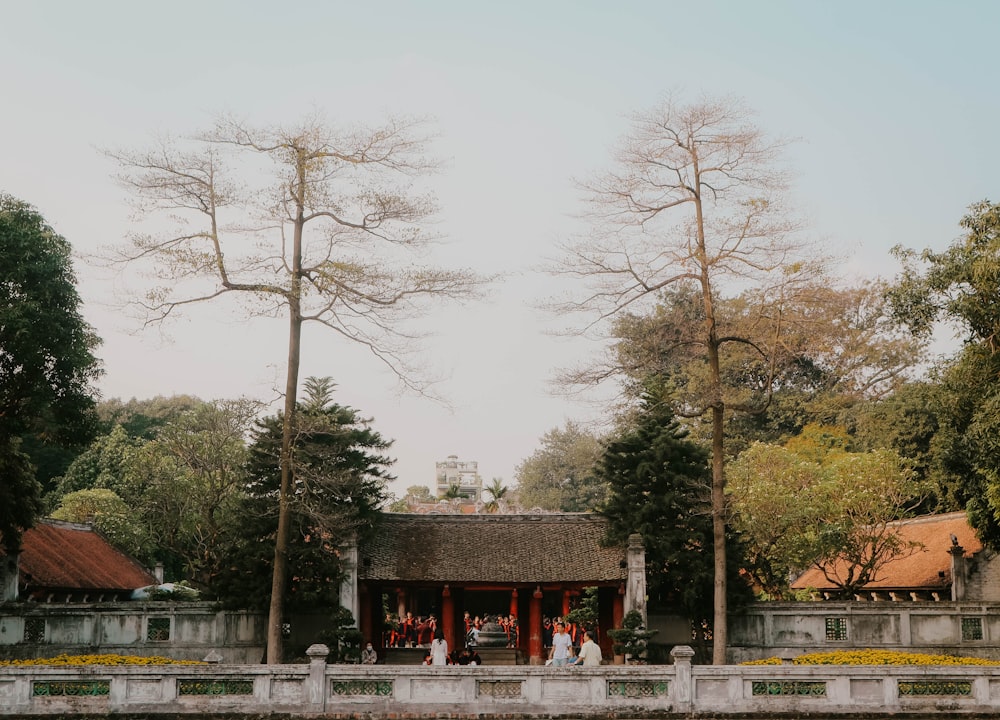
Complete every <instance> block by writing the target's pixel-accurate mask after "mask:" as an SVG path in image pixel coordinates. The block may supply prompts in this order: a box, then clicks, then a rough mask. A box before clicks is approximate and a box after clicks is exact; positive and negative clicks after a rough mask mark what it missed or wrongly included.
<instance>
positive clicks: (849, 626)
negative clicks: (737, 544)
mask: <svg viewBox="0 0 1000 720" xmlns="http://www.w3.org/2000/svg"><path fill="white" fill-rule="evenodd" d="M868 647H871V648H881V649H888V650H908V651H912V652H928V653H940V654H954V655H964V656H969V657H982V658H988V659H991V660H1000V603H986V602H974V603H970V602H952V601H946V602H885V601H883V602H810V603H802V602H794V603H760V604H757V605H751V606H750V607H749V608H747V609H746V610H745V611H743V612H741V613H740V614H739V615H735V616H733V617H731V618H730V622H729V649H728V654H727V657H728V660H729V662H733V663H740V662H745V661H747V660H757V659H760V658H764V657H773V656H777V657H795V656H796V655H801V654H803V653H807V652H822V651H825V650H843V649H850V648H868Z"/></svg>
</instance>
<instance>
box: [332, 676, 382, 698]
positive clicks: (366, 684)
mask: <svg viewBox="0 0 1000 720" xmlns="http://www.w3.org/2000/svg"><path fill="white" fill-rule="evenodd" d="M330 692H331V693H333V695H334V696H335V697H353V696H357V695H374V696H375V697H389V696H391V695H392V680H334V681H333V682H332V683H330Z"/></svg>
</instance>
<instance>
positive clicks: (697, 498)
mask: <svg viewBox="0 0 1000 720" xmlns="http://www.w3.org/2000/svg"><path fill="white" fill-rule="evenodd" d="M636 423H637V424H636V425H635V427H633V428H631V429H627V430H625V431H623V432H622V433H621V434H620V435H619V436H617V437H615V438H613V439H612V440H611V441H610V442H609V443H608V445H607V448H606V449H605V451H604V455H603V456H602V458H601V461H600V464H599V465H598V468H597V471H596V473H597V477H598V478H600V479H601V480H602V481H603V482H606V483H607V484H608V486H609V487H610V488H611V492H610V495H609V498H608V501H607V502H606V503H605V504H604V506H603V508H602V510H601V512H602V513H603V514H604V515H605V516H606V517H607V518H608V534H607V538H606V542H607V543H609V544H615V545H624V544H625V543H626V541H627V539H628V536H629V535H630V534H632V533H635V532H637V533H640V534H641V535H642V538H643V543H644V544H645V547H646V574H647V589H648V594H649V597H650V601H651V602H653V603H655V604H658V605H663V606H667V607H672V608H674V609H677V610H680V611H682V612H684V613H685V614H686V615H687V616H688V617H689V618H690V619H691V620H692V621H696V622H700V621H702V620H710V619H711V615H710V613H711V608H712V597H713V592H714V555H713V535H712V513H711V499H710V486H711V475H710V471H709V465H708V453H707V452H706V451H705V449H704V448H703V447H702V446H700V445H698V444H696V443H694V442H692V441H691V440H689V439H687V431H686V430H685V429H683V428H682V427H681V426H680V425H679V424H678V423H677V422H676V421H675V420H674V418H673V415H672V413H671V412H670V410H669V408H668V407H667V406H666V405H664V404H662V403H659V402H657V401H656V399H655V395H653V394H650V395H647V396H646V398H645V399H644V403H643V408H642V411H641V413H640V415H639V416H638V418H637V420H636ZM730 552H731V553H732V557H733V561H732V562H731V563H729V566H730V567H731V568H733V569H734V570H733V576H732V578H731V579H730V580H731V582H730V584H729V591H730V600H731V603H732V604H733V605H734V607H738V606H739V604H740V603H741V602H743V601H745V600H746V599H748V596H747V591H746V585H745V583H743V582H741V581H739V580H738V576H737V575H736V570H735V569H736V568H739V566H740V555H741V551H740V550H739V548H738V547H737V546H736V545H735V543H733V545H732V547H731V548H730Z"/></svg>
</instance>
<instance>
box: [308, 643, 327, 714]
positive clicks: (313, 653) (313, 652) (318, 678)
mask: <svg viewBox="0 0 1000 720" xmlns="http://www.w3.org/2000/svg"><path fill="white" fill-rule="evenodd" d="M329 654H330V648H328V647H327V646H326V645H322V644H320V643H317V644H315V645H310V646H309V647H308V648H307V649H306V655H308V656H309V677H308V679H307V680H306V683H305V685H306V688H305V689H306V698H305V699H306V702H307V703H308V704H309V712H310V713H323V712H325V711H326V656H327V655H329Z"/></svg>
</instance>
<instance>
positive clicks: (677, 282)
mask: <svg viewBox="0 0 1000 720" xmlns="http://www.w3.org/2000/svg"><path fill="white" fill-rule="evenodd" d="M779 149H780V144H776V143H772V142H769V141H768V140H767V139H766V138H765V137H764V135H763V134H762V133H761V132H760V131H759V130H758V129H757V128H755V127H754V126H753V125H752V124H751V123H750V122H749V121H748V113H747V112H746V111H745V110H744V109H743V107H742V106H741V105H740V104H739V103H738V102H735V101H731V100H723V101H713V100H706V101H703V102H697V103H693V104H691V105H682V104H679V103H676V102H674V101H673V99H671V98H668V99H667V100H666V101H665V102H663V103H661V104H660V105H658V106H656V107H654V108H653V109H652V110H650V111H647V112H643V113H639V114H637V115H636V116H635V117H634V120H633V124H632V127H631V130H630V132H629V134H628V135H627V137H625V139H624V140H623V142H622V144H621V146H620V149H619V151H618V153H617V157H616V158H615V161H616V162H615V165H614V167H613V168H612V169H611V170H610V171H608V172H606V173H604V174H603V175H602V176H599V177H598V178H596V179H595V180H594V181H592V182H590V183H589V184H588V185H587V186H586V187H585V190H586V191H587V192H588V195H589V200H590V208H591V212H590V217H591V218H593V232H592V233H591V234H590V235H589V236H588V237H586V238H584V239H582V240H580V241H579V242H575V243H572V244H571V245H570V246H569V247H567V249H566V259H565V261H564V263H563V264H562V265H561V266H560V267H559V268H558V271H559V272H561V273H562V274H566V275H569V276H571V277H575V278H581V279H582V280H583V281H584V283H585V284H586V291H585V293H584V294H583V295H582V299H580V300H574V299H572V298H571V299H570V300H568V301H567V302H564V303H561V304H559V305H557V307H556V309H557V310H562V311H564V312H574V313H575V312H585V313H587V314H588V317H589V318H590V321H589V322H588V323H587V327H590V326H592V325H593V324H594V323H596V322H601V321H603V320H606V319H613V318H616V317H620V316H621V315H623V314H625V313H628V312H635V311H636V310H638V309H639V308H640V307H641V306H642V305H643V303H650V302H655V301H656V300H657V299H658V298H659V296H660V294H661V293H662V292H663V291H664V290H666V289H669V288H677V287H683V288H694V289H695V290H696V292H697V295H696V298H697V304H696V306H695V307H696V308H697V312H698V313H699V314H700V316H701V321H700V322H694V323H688V322H672V323H670V327H669V328H668V333H672V332H673V331H675V330H676V331H678V332H679V334H677V335H671V336H670V337H669V342H668V343H667V344H664V345H663V348H664V352H665V353H679V354H680V355H682V356H685V357H691V356H692V354H694V355H696V356H697V357H698V358H700V361H701V362H700V363H698V364H694V363H685V366H686V367H687V368H688V370H689V375H688V382H686V383H685V387H686V392H685V393H684V395H683V397H682V398H679V399H678V401H677V402H676V403H675V406H674V409H675V411H676V414H678V415H681V416H684V417H690V418H700V417H706V418H708V420H709V422H710V426H711V428H712V440H711V448H712V486H711V487H712V493H711V498H712V503H711V508H712V519H713V534H712V542H711V545H712V547H713V549H714V558H715V567H714V574H715V580H714V586H715V589H716V592H715V594H714V601H713V602H714V610H713V614H714V621H713V624H712V626H713V632H714V639H715V642H714V657H713V661H714V662H715V663H716V664H723V663H725V661H726V644H727V630H726V615H727V606H726V600H727V592H726V584H727V581H728V574H729V566H728V563H727V559H726V545H727V532H726V518H727V508H726V496H725V474H724V463H725V460H726V454H725V448H724V438H725V426H726V417H727V414H728V413H730V412H733V411H738V410H741V409H747V410H759V409H760V408H761V407H763V405H766V401H767V393H768V392H769V391H770V389H771V388H770V387H769V386H768V387H764V388H757V387H754V386H751V385H748V384H741V385H738V386H736V387H735V388H731V387H729V386H728V385H727V384H726V382H725V376H724V372H723V371H724V364H723V363H724V359H723V358H724V356H725V354H726V353H727V352H729V351H730V350H732V351H734V352H737V353H739V354H741V355H745V354H747V353H748V352H752V353H756V354H757V355H759V356H760V357H761V358H762V364H763V365H764V367H765V368H770V367H772V366H773V365H774V363H775V361H774V359H773V358H775V357H777V356H779V355H781V354H782V353H783V349H782V348H781V341H782V339H783V338H784V335H785V329H786V325H785V319H784V318H785V315H784V313H783V310H784V308H785V307H786V306H788V305H796V304H802V303H803V300H802V291H803V290H804V289H805V290H808V289H810V288H812V287H815V286H816V285H817V284H818V283H817V282H816V279H817V277H818V275H819V273H820V271H821V265H820V264H819V263H815V262H811V261H810V258H809V256H808V254H807V253H806V252H805V249H804V247H803V245H802V244H801V243H799V242H797V241H796V239H795V235H794V232H793V231H794V230H795V223H794V222H792V221H790V220H789V218H788V215H787V214H786V213H784V212H783V211H782V205H781V196H782V193H783V191H784V188H785V182H784V178H783V177H782V175H781V173H780V172H778V171H777V170H776V166H775V162H774V161H775V160H776V156H777V153H778V151H779ZM727 283H731V286H730V289H731V290H732V291H733V294H734V295H736V294H738V295H740V296H741V297H742V299H743V300H742V302H743V303H744V304H745V306H746V307H747V308H748V311H747V313H746V314H747V315H749V316H752V318H753V320H754V322H752V323H748V324H743V325H742V326H741V327H740V328H739V332H737V333H735V334H731V333H730V331H729V327H730V325H733V324H727V316H726V310H727V308H726V306H725V305H724V304H721V303H719V299H720V298H721V297H723V296H724V294H725V293H724V291H725V289H726V286H727ZM593 318H596V320H594V319H593ZM767 372H768V374H770V372H771V371H770V369H768V371H767ZM606 376H607V375H606V374H604V373H601V372H596V373H595V372H594V371H593V368H590V369H585V370H584V371H583V372H571V373H568V374H567V375H566V376H565V378H564V380H565V382H567V383H569V384H579V383H582V384H584V385H587V384H590V383H592V382H594V381H595V379H596V380H600V379H602V378H603V377H606ZM671 379H673V378H671ZM734 390H735V391H734ZM754 391H758V392H756V393H755V392H754Z"/></svg>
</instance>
